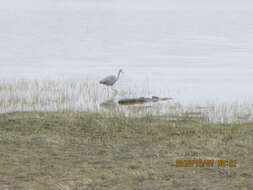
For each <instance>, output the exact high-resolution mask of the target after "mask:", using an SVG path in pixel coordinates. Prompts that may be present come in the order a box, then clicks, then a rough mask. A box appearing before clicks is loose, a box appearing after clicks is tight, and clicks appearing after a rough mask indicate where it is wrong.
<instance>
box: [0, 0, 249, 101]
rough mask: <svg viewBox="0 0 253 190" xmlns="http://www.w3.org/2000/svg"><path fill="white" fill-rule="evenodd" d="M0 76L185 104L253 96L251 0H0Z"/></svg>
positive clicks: (245, 99)
mask: <svg viewBox="0 0 253 190" xmlns="http://www.w3.org/2000/svg"><path fill="white" fill-rule="evenodd" d="M2 4H3V5H1V8H0V24H1V31H0V42H1V43H0V66H1V69H0V80H1V79H4V80H7V79H8V80H9V79H10V80H12V79H36V80H47V79H53V80H58V79H73V80H77V81H78V80H89V81H99V80H100V79H101V78H103V77H105V76H107V75H109V74H116V73H117V72H118V70H119V69H123V70H124V72H125V73H124V74H123V75H122V77H121V78H120V80H119V82H118V84H117V86H116V88H118V89H120V90H126V89H128V88H132V89H134V88H136V91H138V90H140V89H142V90H143V89H145V88H147V90H148V91H149V92H150V94H153V95H157V96H159V95H162V96H168V97H174V98H175V99H177V100H178V101H179V102H182V103H205V102H211V103H216V102H246V103H249V104H251V103H252V102H253V88H252V82H253V19H252V18H253V2H252V1H237V2H236V1H228V0H224V1H222V3H221V2H220V1H218V0H215V1H211V0H210V1H205V3H203V2H202V1H197V0H193V1H191V3H190V2H188V1H186V0H184V1H183V0H181V1H177V3H172V1H171V2H170V1H165V0H156V1H155V0H147V1H144V0H137V1H133V0H129V1H127V0H125V1H124V0H117V1H116V0H108V1H104V0H94V1H91V0H87V1H81V0H71V1H68V0H62V1H59V0H55V1H53V0H51V1H50V0H43V1H42V0H41V1H31V0H30V1H29V0H24V1H18V0H12V1H8V2H6V3H2Z"/></svg>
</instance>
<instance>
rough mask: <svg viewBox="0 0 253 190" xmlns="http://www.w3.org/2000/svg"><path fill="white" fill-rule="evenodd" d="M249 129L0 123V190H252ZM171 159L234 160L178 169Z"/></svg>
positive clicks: (86, 118)
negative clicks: (232, 163) (231, 165)
mask: <svg viewBox="0 0 253 190" xmlns="http://www.w3.org/2000/svg"><path fill="white" fill-rule="evenodd" d="M252 136H253V124H252V123H241V124H211V123H208V122H207V123H205V122H203V121H202V120H198V119H196V118H191V117H190V116H187V117H185V119H183V117H181V118H180V119H178V120H177V119H174V120H170V121H167V120H165V119H159V118H157V117H154V116H149V115H147V116H143V117H140V118H129V117H125V116H108V115H107V116H106V115H104V114H91V113H86V112H48V113H47V112H44V113H42V112H16V113H10V114H2V115H0V154H1V156H0V168H1V170H0V189H1V190H5V189H6V190H7V189H8V190H12V189H13V190H14V189H15V190H23V189H26V190H83V189H94V190H97V189H99V190H103V189H104V190H106V189H108V190H109V189H110V190H113V189H115V190H118V189H125V190H127V189H129V190H130V189H131V190H132V189H138V190H155V189H156V190H162V189H164V190H165V189H166V190H167V189H229V190H231V189H234V190H238V189H252V188H253V159H252V158H253V148H252V147H253V146H252V145H253V138H252ZM177 159H221V160H231V159H232V160H237V163H238V164H237V167H236V168H217V167H216V168H205V167H204V168H197V167H196V168H179V167H176V166H175V160H177Z"/></svg>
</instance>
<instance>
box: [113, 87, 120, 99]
mask: <svg viewBox="0 0 253 190" xmlns="http://www.w3.org/2000/svg"><path fill="white" fill-rule="evenodd" d="M112 91H113V92H114V94H113V97H115V96H117V95H118V94H119V92H118V90H116V89H114V88H112Z"/></svg>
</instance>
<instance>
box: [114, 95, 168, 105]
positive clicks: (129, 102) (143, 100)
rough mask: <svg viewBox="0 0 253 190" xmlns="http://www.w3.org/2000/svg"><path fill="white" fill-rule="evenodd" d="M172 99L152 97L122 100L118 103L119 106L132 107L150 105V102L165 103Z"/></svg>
mask: <svg viewBox="0 0 253 190" xmlns="http://www.w3.org/2000/svg"><path fill="white" fill-rule="evenodd" d="M171 99H172V98H159V97H157V96H152V98H145V97H140V98H124V99H120V100H119V101H118V103H119V104H120V105H133V104H145V103H151V102H159V101H167V100H171Z"/></svg>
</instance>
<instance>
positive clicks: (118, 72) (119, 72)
mask: <svg viewBox="0 0 253 190" xmlns="http://www.w3.org/2000/svg"><path fill="white" fill-rule="evenodd" d="M120 73H121V71H119V72H118V76H117V79H119V76H120Z"/></svg>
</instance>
